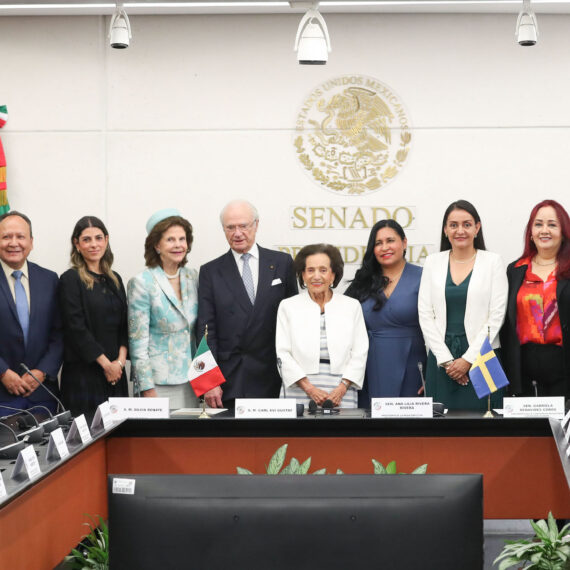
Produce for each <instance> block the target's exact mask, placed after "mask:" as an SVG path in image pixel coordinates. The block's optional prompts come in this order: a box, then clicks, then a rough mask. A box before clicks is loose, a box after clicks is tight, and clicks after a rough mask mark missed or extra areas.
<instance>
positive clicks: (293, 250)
mask: <svg viewBox="0 0 570 570" xmlns="http://www.w3.org/2000/svg"><path fill="white" fill-rule="evenodd" d="M309 243H312V242H310V241H307V244H305V245H308V244H309ZM334 245H336V247H338V249H339V251H340V254H341V256H342V259H343V261H344V263H345V264H346V265H361V264H362V259H363V258H364V254H365V253H366V244H365V245H338V244H334ZM302 247H303V246H302V245H279V246H277V249H278V250H279V251H284V252H285V253H288V254H289V255H291V257H293V259H294V258H295V257H297V254H298V253H299V251H300V250H301V248H302ZM434 251H435V246H434V245H433V244H425V243H419V244H409V243H408V247H407V250H406V259H407V260H408V261H409V262H410V263H414V264H416V265H423V263H424V261H425V258H426V257H427V256H428V255H429V254H430V253H433V252H434Z"/></svg>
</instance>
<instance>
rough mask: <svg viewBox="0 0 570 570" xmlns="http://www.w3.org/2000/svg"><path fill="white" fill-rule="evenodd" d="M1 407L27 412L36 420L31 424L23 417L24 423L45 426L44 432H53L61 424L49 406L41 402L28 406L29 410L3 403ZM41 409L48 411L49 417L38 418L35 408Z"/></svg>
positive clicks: (27, 426) (28, 425) (27, 425)
mask: <svg viewBox="0 0 570 570" xmlns="http://www.w3.org/2000/svg"><path fill="white" fill-rule="evenodd" d="M0 407H1V408H6V409H7V410H13V411H15V412H23V413H25V414H28V415H30V416H32V419H33V420H34V422H35V423H34V424H33V425H30V424H29V423H28V422H26V421H25V420H24V418H22V422H23V423H24V424H26V425H25V427H26V428H29V427H34V426H41V427H43V428H44V432H45V433H51V432H52V431H54V430H56V429H57V428H58V426H59V422H58V421H57V418H55V417H54V416H53V414H52V413H51V412H50V411H49V409H48V408H46V407H45V406H42V405H40V404H37V405H35V406H32V407H31V408H28V409H27V410H22V409H20V408H12V407H11V406H6V404H2V405H0ZM39 409H42V410H44V411H45V412H46V414H47V419H45V420H41V417H40V419H38V418H37V417H36V416H35V415H34V413H33V412H34V410H39ZM14 415H15V414H14ZM20 429H22V427H21V426H20Z"/></svg>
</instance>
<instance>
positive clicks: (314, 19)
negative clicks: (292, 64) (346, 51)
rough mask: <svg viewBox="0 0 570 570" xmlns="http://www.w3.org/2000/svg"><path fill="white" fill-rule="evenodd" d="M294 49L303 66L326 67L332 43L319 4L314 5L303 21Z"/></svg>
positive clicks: (300, 24) (298, 30)
mask: <svg viewBox="0 0 570 570" xmlns="http://www.w3.org/2000/svg"><path fill="white" fill-rule="evenodd" d="M294 49H295V51H296V52H297V60H298V61H299V63H300V64H301V65H324V64H325V63H326V62H327V60H328V59H329V52H330V51H331V41H330V38H329V32H328V30H327V25H326V23H325V20H324V19H323V17H322V16H321V14H320V12H319V4H318V3H316V4H313V6H312V7H311V8H309V10H307V13H306V14H305V15H304V16H303V18H302V19H301V22H300V23H299V28H298V29H297V37H296V38H295V48H294Z"/></svg>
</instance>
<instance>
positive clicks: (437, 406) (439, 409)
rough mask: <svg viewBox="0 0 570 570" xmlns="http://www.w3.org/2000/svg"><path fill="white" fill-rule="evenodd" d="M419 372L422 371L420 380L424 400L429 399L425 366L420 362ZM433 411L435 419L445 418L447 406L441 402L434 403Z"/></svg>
mask: <svg viewBox="0 0 570 570" xmlns="http://www.w3.org/2000/svg"><path fill="white" fill-rule="evenodd" d="M418 370H419V371H420V378H421V379H422V386H423V387H424V398H427V393H426V381H425V378H424V365H423V363H422V362H418ZM432 409H433V415H434V417H437V416H443V413H444V411H445V406H444V405H443V404H442V403H441V402H432Z"/></svg>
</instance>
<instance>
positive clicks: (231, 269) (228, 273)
mask: <svg viewBox="0 0 570 570" xmlns="http://www.w3.org/2000/svg"><path fill="white" fill-rule="evenodd" d="M220 278H221V279H223V280H224V281H225V282H226V285H227V286H228V288H229V290H230V291H232V293H233V294H234V297H235V300H236V302H237V303H238V304H239V305H240V306H241V308H242V309H243V310H244V311H245V312H246V313H251V311H252V310H253V307H252V305H251V301H250V300H249V297H248V295H247V291H246V290H245V285H244V284H243V280H242V278H241V275H240V273H239V269H238V267H237V264H236V262H235V259H234V256H233V253H232V252H231V250H230V251H228V252H227V253H226V255H225V257H224V258H223V259H222V264H221V267H220ZM258 290H259V284H258Z"/></svg>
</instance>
